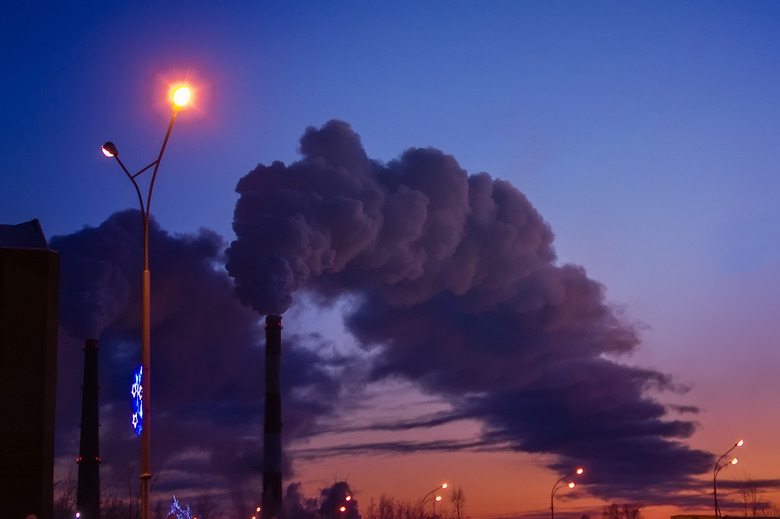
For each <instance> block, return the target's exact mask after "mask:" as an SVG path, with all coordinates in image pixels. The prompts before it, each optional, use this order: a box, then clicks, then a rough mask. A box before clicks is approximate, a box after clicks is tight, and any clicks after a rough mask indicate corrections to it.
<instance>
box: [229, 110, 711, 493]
mask: <svg viewBox="0 0 780 519" xmlns="http://www.w3.org/2000/svg"><path fill="white" fill-rule="evenodd" d="M300 152H301V155H302V158H301V160H299V161H297V162H294V163H292V164H290V165H289V166H286V165H284V164H282V163H281V162H275V163H273V164H272V165H270V166H264V165H258V166H257V168H255V169H254V170H252V171H251V172H249V173H248V174H247V175H246V176H245V177H243V178H242V179H241V180H240V181H239V183H238V186H237V188H236V191H237V192H238V193H239V195H240V198H239V200H238V203H237V204H236V209H235V214H234V222H233V228H234V230H235V233H236V236H237V238H236V240H235V241H233V242H232V243H231V245H230V247H229V249H228V250H227V256H228V262H227V264H226V267H227V270H228V271H229V273H230V275H231V276H232V277H233V278H234V279H235V281H236V290H237V293H238V295H239V297H240V298H241V300H242V301H243V302H244V303H246V304H249V305H251V306H252V307H253V308H254V309H255V310H257V311H258V312H259V313H261V314H268V313H281V312H283V311H285V310H286V309H287V308H288V306H289V305H290V304H291V302H292V300H293V293H294V292H295V291H296V290H299V289H302V290H305V291H307V292H308V293H309V294H312V295H313V296H315V300H317V301H320V302H321V303H323V304H325V303H328V302H332V301H333V300H335V299H338V298H340V297H343V296H345V295H349V296H350V297H351V300H353V301H355V303H354V305H353V306H352V308H351V309H350V310H349V311H348V313H347V315H346V317H345V322H346V325H347V328H348V330H349V331H350V332H351V333H352V334H353V335H354V337H355V338H356V339H357V340H358V341H359V343H360V344H361V345H362V346H363V347H364V348H367V349H374V350H378V351H380V352H381V354H380V355H376V356H375V359H376V361H375V363H374V365H373V367H372V378H373V379H374V380H381V379H384V378H386V377H397V376H401V377H404V378H406V379H409V380H412V381H415V382H416V383H418V384H419V385H420V387H422V388H423V389H424V390H426V391H429V392H431V393H434V394H438V395H442V396H444V397H445V398H447V399H449V400H450V401H451V402H452V403H453V405H454V408H455V409H456V411H455V413H454V415H453V420H454V419H462V418H473V419H478V420H480V421H481V422H482V423H483V424H484V425H485V430H484V434H483V437H482V439H481V442H482V444H483V445H484V444H490V443H493V444H497V445H503V446H505V447H504V448H508V449H513V450H518V451H524V452H532V453H544V454H549V455H552V459H553V460H554V461H553V462H551V464H550V468H552V469H554V470H557V471H561V472H563V473H568V472H567V471H571V470H572V468H573V467H575V466H579V465H587V466H588V469H589V470H588V472H587V478H588V479H587V482H588V483H589V485H588V487H587V488H589V489H590V491H591V492H593V493H594V494H595V495H598V496H601V497H607V498H611V497H625V496H630V495H632V493H633V492H634V491H636V490H637V489H641V490H642V491H643V492H644V495H645V496H647V492H658V493H660V494H663V493H664V492H666V491H667V490H678V489H682V488H687V487H690V486H691V485H695V484H696V483H695V477H696V476H697V475H699V474H702V473H704V472H705V471H707V470H709V469H710V468H711V466H712V456H711V455H710V454H709V453H706V452H702V451H698V450H693V449H690V448H689V447H687V446H686V445H685V444H683V443H682V440H684V439H686V438H687V437H688V436H689V435H690V434H691V433H692V431H693V429H694V424H693V423H692V422H690V421H685V420H681V419H675V418H674V417H673V416H671V415H672V414H673V412H674V411H678V410H680V409H677V408H672V407H671V406H665V405H663V404H662V403H660V402H658V401H657V400H656V398H657V397H656V396H654V395H659V394H662V393H663V392H670V391H671V392H678V391H682V389H681V388H679V387H678V386H676V385H675V384H674V383H673V381H671V380H670V378H669V377H668V376H667V375H665V374H663V373H659V372H656V371H653V370H650V369H641V368H638V367H631V366H627V365H625V364H622V363H620V362H618V361H617V360H616V359H618V358H619V356H621V355H623V354H626V353H629V352H631V351H633V350H634V349H635V348H636V347H637V346H638V344H639V341H640V339H639V337H638V333H637V331H636V330H635V328H634V327H633V326H632V324H631V323H630V322H628V321H627V319H626V318H625V316H623V315H622V314H621V312H620V311H619V310H617V309H616V308H614V307H612V306H610V305H608V304H607V303H606V302H605V297H604V287H603V286H602V285H601V284H599V283H598V282H596V281H594V280H592V279H590V278H588V276H587V274H586V272H585V270H584V269H583V268H582V267H579V266H575V265H558V264H557V262H556V257H555V252H554V249H553V233H552V231H551V229H550V227H549V225H548V224H547V223H546V222H545V221H544V219H543V218H542V217H541V216H540V215H539V213H538V212H537V211H536V210H535V208H534V207H533V206H532V205H531V203H530V202H529V201H528V200H527V198H526V197H525V196H524V195H523V194H522V193H521V192H520V191H519V190H517V189H516V188H515V187H513V186H512V185H511V184H509V183H508V182H505V181H502V180H498V179H494V178H491V177H490V176H489V175H488V174H486V173H479V174H476V175H471V176H469V175H468V174H467V173H466V171H464V170H463V169H462V168H460V166H459V165H458V163H457V161H456V160H455V159H454V158H453V157H452V156H449V155H446V154H444V153H442V152H441V151H439V150H436V149H431V148H427V149H417V148H413V149H409V150H407V151H405V152H404V153H403V154H402V155H401V156H400V157H399V158H398V159H396V160H393V161H391V162H389V163H387V164H383V163H381V162H379V161H376V160H371V159H369V158H368V156H367V155H366V153H365V151H364V150H363V148H362V145H361V143H360V138H359V136H358V135H357V134H356V133H355V132H354V131H352V129H351V128H350V126H349V125H348V124H346V123H344V122H341V121H331V122H329V123H327V124H326V125H325V126H323V127H322V128H320V129H315V128H309V129H308V130H307V131H306V132H305V134H304V136H303V137H302V139H301V142H300ZM682 410H684V411H687V412H695V411H696V409H695V408H693V407H689V408H685V409H682ZM377 448H378V450H382V449H385V448H386V449H392V448H393V447H390V446H385V447H377ZM396 448H398V446H396ZM401 448H403V446H401ZM648 489H652V490H648Z"/></svg>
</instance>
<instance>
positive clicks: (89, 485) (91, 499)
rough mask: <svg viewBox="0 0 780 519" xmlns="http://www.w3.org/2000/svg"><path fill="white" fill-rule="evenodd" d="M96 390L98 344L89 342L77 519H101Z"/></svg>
mask: <svg viewBox="0 0 780 519" xmlns="http://www.w3.org/2000/svg"><path fill="white" fill-rule="evenodd" d="M98 389H99V388H98V341H96V340H94V339H91V340H87V341H85V343H84V385H83V386H81V443H80V445H79V457H78V459H77V462H78V464H79V481H78V487H77V489H76V512H78V514H79V519H99V518H100V439H99V428H100V423H99V421H98Z"/></svg>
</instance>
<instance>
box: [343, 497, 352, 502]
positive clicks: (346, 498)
mask: <svg viewBox="0 0 780 519" xmlns="http://www.w3.org/2000/svg"><path fill="white" fill-rule="evenodd" d="M344 501H352V496H347V497H345V498H344Z"/></svg>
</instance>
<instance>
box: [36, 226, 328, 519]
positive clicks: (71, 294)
mask: <svg viewBox="0 0 780 519" xmlns="http://www.w3.org/2000/svg"><path fill="white" fill-rule="evenodd" d="M149 241H150V272H151V310H152V311H151V317H152V329H151V349H152V361H151V375H152V381H151V385H152V387H153V388H154V389H153V392H152V407H151V409H152V411H151V415H152V420H153V421H152V424H151V432H152V437H153V440H152V450H151V454H152V469H153V471H155V473H157V471H160V472H159V474H160V476H159V479H158V480H156V483H155V493H156V495H157V497H160V496H161V495H162V496H163V497H164V499H165V500H170V496H171V494H176V495H177V496H179V497H180V498H183V499H184V498H186V496H187V492H192V493H194V494H195V495H197V493H198V492H200V491H201V490H202V489H203V488H205V486H206V485H209V484H210V485H211V486H212V487H213V488H215V489H223V488H227V489H229V491H230V493H231V495H230V496H229V497H230V498H231V499H232V501H233V507H234V509H235V511H236V513H237V515H238V516H241V517H243V516H247V517H248V515H245V512H248V510H249V509H250V508H249V507H253V506H256V504H257V502H258V500H259V499H260V489H261V488H262V486H261V484H260V477H261V474H262V427H263V426H262V416H263V412H262V405H263V387H264V386H263V373H264V366H263V362H264V355H263V346H264V342H265V340H264V334H263V328H262V323H260V322H259V318H258V316H257V314H256V313H255V312H253V311H251V310H250V309H248V308H246V307H245V306H243V305H242V304H241V303H240V302H239V301H238V299H237V298H236V296H235V290H234V286H233V281H232V280H231V279H230V277H229V276H228V275H227V273H226V272H225V270H224V268H223V266H222V265H223V263H224V258H223V252H222V251H223V250H224V248H225V244H224V242H223V240H222V238H221V237H220V236H218V235H217V234H215V233H214V232H212V231H208V230H204V229H201V230H200V231H198V232H197V233H193V234H180V235H171V234H169V233H167V232H165V231H164V230H162V229H161V228H160V227H159V225H157V223H156V222H155V221H154V220H152V222H151V226H150V237H149ZM50 246H51V248H53V249H55V250H58V251H59V252H60V258H61V295H60V303H61V312H60V317H61V321H60V322H61V325H62V328H63V329H64V330H66V331H67V334H65V333H61V334H60V359H59V362H60V369H59V374H60V377H59V380H58V386H59V395H58V402H57V404H58V425H57V432H58V435H57V438H58V445H57V452H58V455H59V456H60V458H61V459H66V460H74V459H75V458H76V456H77V455H78V422H79V416H80V410H81V401H80V396H81V395H80V390H79V388H80V386H81V377H82V374H83V367H82V366H83V356H82V354H81V349H80V346H81V345H83V341H84V339H87V338H98V339H99V341H100V353H99V362H100V375H99V379H100V380H99V382H100V386H101V390H100V404H101V409H100V421H101V424H102V425H101V446H100V448H101V457H102V458H103V465H102V467H101V474H102V478H103V481H104V482H105V483H106V484H109V483H111V482H116V481H118V480H119V481H123V482H124V483H123V484H124V485H125V486H126V484H127V483H126V482H127V481H134V482H135V481H137V477H138V473H140V471H139V470H138V468H139V467H138V465H139V462H140V440H139V439H138V438H137V437H136V436H135V435H134V434H133V432H132V430H131V428H130V400H129V387H130V379H131V377H132V371H133V369H134V367H135V366H136V365H137V364H138V363H140V358H141V353H140V350H141V348H140V336H141V333H140V313H141V312H140V304H141V302H140V297H141V295H140V287H141V269H142V265H143V262H142V256H141V253H142V243H141V216H140V213H139V212H138V211H123V212H119V213H116V214H114V215H112V216H111V217H110V218H108V219H107V220H106V221H105V222H103V223H102V224H101V225H100V226H99V227H96V228H92V227H87V228H85V229H83V230H81V231H79V232H77V233H74V234H71V235H67V236H57V237H54V238H53V239H52V240H51V243H50ZM322 342H324V341H323V340H322V339H321V338H320V337H317V336H306V337H301V336H296V335H295V334H288V335H287V336H286V337H285V365H284V368H283V369H284V371H283V373H282V376H283V377H284V381H285V387H284V394H283V399H284V401H285V409H286V411H287V412H286V414H285V431H284V433H285V435H286V436H287V437H290V438H294V437H296V436H300V435H306V434H309V430H310V429H311V427H312V424H313V423H314V421H315V420H316V418H317V417H318V416H320V415H322V414H327V413H329V412H330V410H331V408H332V406H333V405H334V404H333V402H334V401H335V400H336V396H337V393H338V391H339V385H338V384H336V383H335V382H334V380H333V377H334V376H335V374H333V373H329V372H328V371H327V368H328V367H329V366H328V362H327V361H326V359H320V358H318V356H317V354H316V353H315V350H314V348H313V347H312V345H313V344H314V345H316V344H320V343H322ZM304 345H305V346H306V347H305V348H304V347H302V346H304ZM286 462H287V464H288V468H287V472H286V473H291V471H290V469H289V467H290V465H289V460H286ZM73 468H74V470H75V463H74V464H73ZM239 512H241V513H239Z"/></svg>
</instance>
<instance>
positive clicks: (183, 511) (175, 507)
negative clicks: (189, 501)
mask: <svg viewBox="0 0 780 519" xmlns="http://www.w3.org/2000/svg"><path fill="white" fill-rule="evenodd" d="M171 515H175V516H176V517H177V519H192V512H190V505H187V507H186V508H182V507H181V506H180V505H179V502H178V501H177V500H176V496H173V504H172V505H171V511H170V512H168V516H169V517H170V516H171Z"/></svg>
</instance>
